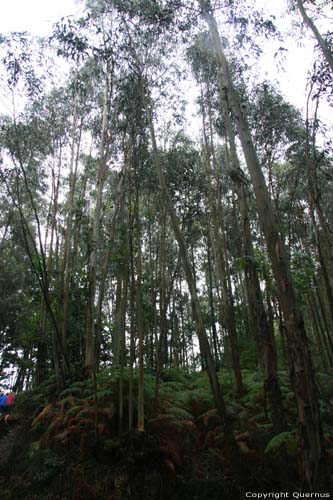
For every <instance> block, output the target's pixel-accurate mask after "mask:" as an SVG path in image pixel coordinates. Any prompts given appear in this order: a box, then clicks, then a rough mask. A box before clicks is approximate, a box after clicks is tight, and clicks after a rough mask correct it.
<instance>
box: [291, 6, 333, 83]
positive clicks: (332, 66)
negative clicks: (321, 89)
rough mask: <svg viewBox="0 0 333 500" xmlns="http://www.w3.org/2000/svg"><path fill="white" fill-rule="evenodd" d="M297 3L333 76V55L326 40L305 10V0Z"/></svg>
mask: <svg viewBox="0 0 333 500" xmlns="http://www.w3.org/2000/svg"><path fill="white" fill-rule="evenodd" d="M296 2H297V6H298V9H299V11H300V13H301V16H302V18H303V21H304V22H305V24H306V25H307V26H308V27H309V28H310V30H311V31H312V33H313V34H314V36H315V38H316V40H317V42H318V45H319V46H320V48H321V50H322V52H323V54H324V57H325V59H326V61H327V63H328V65H329V67H330V70H331V71H332V74H333V55H332V53H331V51H330V48H329V46H328V44H327V42H326V40H324V38H323V37H322V36H321V34H320V33H319V31H318V28H317V27H316V25H315V23H314V22H313V20H312V19H311V17H310V16H308V14H307V12H306V10H305V8H304V1H303V0H296Z"/></svg>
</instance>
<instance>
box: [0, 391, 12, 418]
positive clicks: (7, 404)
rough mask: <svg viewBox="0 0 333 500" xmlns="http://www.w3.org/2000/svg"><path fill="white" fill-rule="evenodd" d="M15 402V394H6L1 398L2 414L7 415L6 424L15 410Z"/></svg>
mask: <svg viewBox="0 0 333 500" xmlns="http://www.w3.org/2000/svg"><path fill="white" fill-rule="evenodd" d="M14 402H15V394H14V393H13V392H9V393H8V394H4V395H2V396H1V397H0V412H1V414H2V415H5V421H6V422H7V420H8V417H9V415H10V412H11V410H12V408H13V405H14Z"/></svg>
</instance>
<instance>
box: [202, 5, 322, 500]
mask: <svg viewBox="0 0 333 500" xmlns="http://www.w3.org/2000/svg"><path fill="white" fill-rule="evenodd" d="M199 6H200V8H201V12H202V15H203V18H204V19H205V21H206V23H207V25H208V28H209V32H210V35H211V39H212V43H213V47H214V54H215V56H216V62H217V66H218V70H219V79H220V87H221V88H222V89H223V92H224V96H223V98H224V99H225V100H226V102H228V107H229V109H230V110H231V112H232V114H233V116H234V118H235V121H236V125H237V128H238V134H239V138H240V141H241V145H242V149H243V152H244V156H245V159H246V163H247V166H248V169H249V172H250V175H251V180H252V184H253V188H254V193H255V197H256V204H257V210H258V215H259V221H260V225H261V228H262V230H263V233H264V235H265V239H266V244H267V249H268V253H269V257H270V260H271V263H272V268H273V273H274V277H275V280H276V283H277V286H278V290H279V301H280V304H281V308H282V311H283V316H284V320H285V325H286V335H287V341H288V351H289V360H290V373H291V379H292V383H293V387H294V391H295V396H296V401H297V409H298V419H299V428H300V435H301V440H302V447H301V452H302V469H303V474H304V478H303V479H304V483H305V484H306V485H307V487H308V488H309V489H310V490H311V491H313V490H316V488H319V487H321V488H322V487H325V486H327V485H328V482H329V480H328V473H327V466H326V459H325V448H324V438H323V431H322V427H321V422H320V410H319V402H318V396H317V388H316V383H315V378H314V372H313V365H312V359H311V353H310V350H309V345H308V340H307V336H306V331H305V326H304V322H303V318H302V315H301V313H300V310H299V307H298V305H297V302H296V296H295V291H294V287H293V283H292V279H291V275H290V269H289V263H288V258H287V255H286V251H285V248H284V244H283V240H282V237H281V236H280V234H279V231H278V229H277V227H276V222H275V217H274V210H273V207H272V203H271V200H270V198H269V194H268V190H267V185H266V182H265V178H264V175H263V172H262V169H261V166H260V163H259V160H258V157H257V154H256V150H255V148H254V144H253V140H252V136H251V133H250V128H249V125H248V123H247V119H246V117H245V115H244V112H243V110H242V107H241V105H240V100H239V97H238V95H237V92H236V90H235V87H234V85H233V82H232V79H231V76H230V72H229V66H228V62H227V60H226V57H225V55H224V52H223V48H222V43H221V39H220V36H219V32H218V29H217V25H216V21H215V19H214V17H213V16H212V14H211V12H210V11H209V9H208V8H207V4H206V2H205V0H199Z"/></svg>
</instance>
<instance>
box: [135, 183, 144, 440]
mask: <svg viewBox="0 0 333 500" xmlns="http://www.w3.org/2000/svg"><path fill="white" fill-rule="evenodd" d="M136 189H137V192H136V202H135V225H136V246H137V261H136V270H137V277H136V287H135V291H136V307H137V322H138V340H139V349H138V371H139V376H138V425H137V430H138V431H139V432H144V430H145V410H144V369H143V348H144V345H143V311H142V255H141V221H140V213H139V192H138V186H136Z"/></svg>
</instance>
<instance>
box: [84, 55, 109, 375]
mask: <svg viewBox="0 0 333 500" xmlns="http://www.w3.org/2000/svg"><path fill="white" fill-rule="evenodd" d="M110 87H111V84H110V75H109V65H108V64H107V65H106V75H105V87H104V99H103V118H102V131H101V144H100V151H99V166H98V171H97V185H96V191H97V193H96V204H95V211H94V219H93V236H92V242H91V252H90V257H89V297H88V314H87V328H86V355H85V366H86V368H87V369H89V370H91V371H93V370H95V367H96V356H95V341H96V339H95V327H96V310H95V299H96V287H97V265H98V256H99V247H100V226H101V216H102V197H103V187H104V182H105V178H106V142H107V132H108V114H109V109H110Z"/></svg>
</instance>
